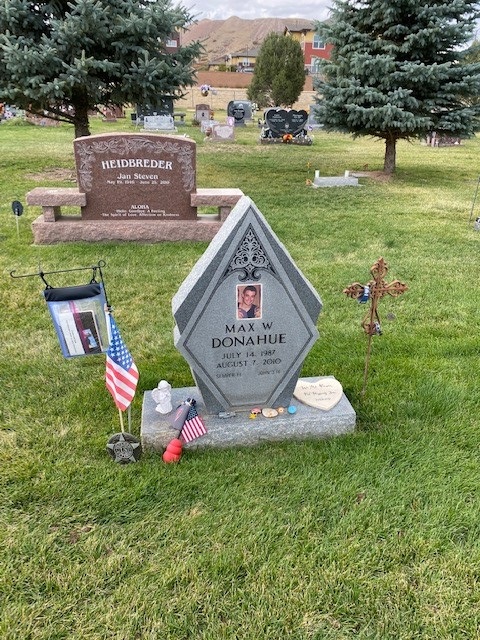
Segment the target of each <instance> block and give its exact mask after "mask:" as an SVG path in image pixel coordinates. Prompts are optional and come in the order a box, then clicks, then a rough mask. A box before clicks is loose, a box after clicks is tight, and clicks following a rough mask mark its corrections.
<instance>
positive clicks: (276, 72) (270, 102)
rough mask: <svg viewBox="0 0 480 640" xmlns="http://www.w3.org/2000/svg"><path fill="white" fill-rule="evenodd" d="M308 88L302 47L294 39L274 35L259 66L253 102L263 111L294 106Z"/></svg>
mask: <svg viewBox="0 0 480 640" xmlns="http://www.w3.org/2000/svg"><path fill="white" fill-rule="evenodd" d="M304 84H305V65H304V60H303V52H302V47H301V46H300V43H299V42H297V40H294V39H293V38H291V37H290V36H284V35H281V34H279V33H270V34H269V35H268V36H267V37H266V38H265V40H264V41H263V43H262V46H261V47H260V51H259V52H258V56H257V59H256V62H255V70H254V72H253V78H252V82H251V83H250V86H249V87H248V89H247V96H248V99H249V100H252V101H253V102H256V103H257V104H258V106H259V107H260V108H263V107H280V106H286V107H288V106H291V105H292V104H293V103H294V102H295V101H296V100H298V97H299V95H300V94H301V92H302V89H303V85H304Z"/></svg>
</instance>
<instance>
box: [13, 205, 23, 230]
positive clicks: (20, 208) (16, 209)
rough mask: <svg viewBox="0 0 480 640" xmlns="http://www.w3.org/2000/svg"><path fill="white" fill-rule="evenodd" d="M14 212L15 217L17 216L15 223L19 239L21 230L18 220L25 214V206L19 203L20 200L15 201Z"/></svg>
mask: <svg viewBox="0 0 480 640" xmlns="http://www.w3.org/2000/svg"><path fill="white" fill-rule="evenodd" d="M12 211H13V215H14V216H15V223H16V225H17V237H19V236H20V228H19V226H18V219H19V217H20V216H21V215H22V213H23V204H22V203H21V202H19V201H18V200H14V201H13V202H12Z"/></svg>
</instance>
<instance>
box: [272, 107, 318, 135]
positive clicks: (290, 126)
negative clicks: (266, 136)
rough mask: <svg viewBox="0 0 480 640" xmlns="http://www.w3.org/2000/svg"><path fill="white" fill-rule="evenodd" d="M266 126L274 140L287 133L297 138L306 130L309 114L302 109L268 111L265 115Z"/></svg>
mask: <svg viewBox="0 0 480 640" xmlns="http://www.w3.org/2000/svg"><path fill="white" fill-rule="evenodd" d="M264 120H265V126H266V127H267V129H268V130H269V131H271V135H272V137H274V138H281V137H282V136H283V135H285V134H286V133H290V134H291V135H292V136H297V135H299V134H300V133H302V132H303V131H304V130H305V127H306V126H307V122H308V113H307V112H306V111H305V110H304V109H301V110H300V111H296V110H295V109H290V110H287V109H278V108H276V107H274V108H272V109H267V111H265V113H264Z"/></svg>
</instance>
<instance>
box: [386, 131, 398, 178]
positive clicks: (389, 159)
mask: <svg viewBox="0 0 480 640" xmlns="http://www.w3.org/2000/svg"><path fill="white" fill-rule="evenodd" d="M396 159H397V139H396V138H395V137H394V136H392V135H390V136H388V137H387V138H385V159H384V162H383V171H384V173H387V174H388V175H392V173H395V167H396Z"/></svg>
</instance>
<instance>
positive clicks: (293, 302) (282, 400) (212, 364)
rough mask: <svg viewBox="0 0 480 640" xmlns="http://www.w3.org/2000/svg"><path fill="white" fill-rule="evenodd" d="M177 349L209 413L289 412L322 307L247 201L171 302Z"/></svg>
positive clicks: (306, 281) (254, 207)
mask: <svg viewBox="0 0 480 640" xmlns="http://www.w3.org/2000/svg"><path fill="white" fill-rule="evenodd" d="M172 307H173V315H174V318H175V321H176V327H175V345H176V347H177V349H179V351H180V352H181V353H182V354H183V355H184V357H185V358H186V360H187V362H188V363H189V365H190V368H191V370H192V374H193V376H194V378H195V381H196V384H197V387H198V389H199V390H200V392H201V395H202V398H203V401H204V403H205V406H206V409H207V412H208V413H211V414H215V413H219V412H222V411H230V410H248V409H251V408H252V407H254V406H260V407H278V406H283V407H286V406H288V405H289V403H290V401H291V399H292V395H293V390H294V388H295V385H296V383H297V379H298V376H299V373H300V369H301V367H302V364H303V361H304V359H305V357H306V355H307V354H308V352H309V351H310V349H311V347H312V346H313V344H314V343H315V341H316V340H317V337H318V331H317V328H316V322H317V318H318V315H319V313H320V310H321V308H322V303H321V300H320V298H319V296H318V294H317V292H316V291H315V290H314V288H313V287H312V285H311V284H310V283H309V282H308V280H307V279H306V278H305V277H304V276H303V275H302V273H301V272H300V271H299V269H298V268H297V266H296V265H295V263H294V262H293V260H292V258H291V257H290V255H289V254H288V252H287V250H286V248H285V247H284V246H283V245H282V244H281V242H280V241H279V239H278V238H277V236H276V235H275V234H274V232H273V231H272V229H271V228H270V226H269V225H268V223H267V221H266V220H265V218H264V216H263V215H262V214H261V213H260V211H259V210H258V209H257V207H256V206H255V204H254V203H253V201H252V200H250V198H248V197H246V196H244V197H242V198H241V200H240V201H239V202H238V204H237V205H236V206H235V208H234V209H233V211H232V212H231V213H230V215H229V216H228V218H227V220H226V221H225V223H224V224H223V226H222V228H221V229H220V231H219V232H218V233H217V235H216V236H215V238H214V239H213V240H212V242H211V244H210V245H209V247H208V249H207V251H206V252H205V253H204V254H203V256H202V257H201V258H200V260H199V261H198V262H197V264H196V265H195V266H194V268H193V270H192V271H191V273H190V275H189V276H188V277H187V278H186V280H185V281H184V282H183V284H182V285H181V286H180V289H179V290H178V292H177V294H176V295H175V297H174V298H173V302H172Z"/></svg>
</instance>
